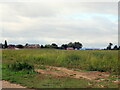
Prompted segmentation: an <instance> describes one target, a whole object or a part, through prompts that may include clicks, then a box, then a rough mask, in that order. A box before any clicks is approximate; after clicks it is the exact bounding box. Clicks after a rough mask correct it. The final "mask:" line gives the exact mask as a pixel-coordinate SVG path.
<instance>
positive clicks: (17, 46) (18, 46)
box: [16, 44, 24, 48]
mask: <svg viewBox="0 0 120 90" xmlns="http://www.w3.org/2000/svg"><path fill="white" fill-rule="evenodd" d="M16 48H24V46H23V45H21V44H19V45H16Z"/></svg>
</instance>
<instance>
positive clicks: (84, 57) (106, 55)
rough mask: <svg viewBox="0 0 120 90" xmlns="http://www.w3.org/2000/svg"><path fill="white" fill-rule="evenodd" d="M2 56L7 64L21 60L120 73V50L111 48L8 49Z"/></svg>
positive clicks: (30, 62)
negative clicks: (111, 49) (119, 52)
mask: <svg viewBox="0 0 120 90" xmlns="http://www.w3.org/2000/svg"><path fill="white" fill-rule="evenodd" d="M2 56H3V57H2V58H3V63H6V64H7V63H8V64H10V63H14V62H17V61H18V62H19V61H20V62H28V63H29V64H38V65H52V66H61V67H67V68H78V69H83V70H88V71H89V70H91V71H101V72H111V73H118V66H120V60H119V61H118V51H110V50H92V51H89V50H88V51H87V50H56V49H20V50H14V49H6V50H3V55H2ZM118 74H120V73H118Z"/></svg>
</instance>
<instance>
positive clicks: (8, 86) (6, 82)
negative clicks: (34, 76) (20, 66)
mask: <svg viewBox="0 0 120 90" xmlns="http://www.w3.org/2000/svg"><path fill="white" fill-rule="evenodd" d="M0 83H2V88H26V87H23V86H21V85H20V84H13V83H10V82H8V81H5V80H2V81H0Z"/></svg>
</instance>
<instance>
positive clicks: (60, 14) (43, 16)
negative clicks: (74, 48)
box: [0, 1, 118, 48]
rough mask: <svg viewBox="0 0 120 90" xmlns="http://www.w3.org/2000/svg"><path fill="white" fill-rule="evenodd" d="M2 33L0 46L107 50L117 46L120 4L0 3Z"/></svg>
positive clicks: (76, 2) (0, 27)
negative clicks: (71, 44) (77, 45)
mask: <svg viewBox="0 0 120 90" xmlns="http://www.w3.org/2000/svg"><path fill="white" fill-rule="evenodd" d="M0 29H1V30H0V34H1V35H0V41H1V43H4V41H5V40H7V41H8V44H23V45H24V44H26V43H29V44H40V45H41V44H43V45H45V44H52V43H56V44H58V45H61V44H67V43H69V42H81V43H82V44H83V47H87V48H105V47H107V46H108V44H109V43H110V42H111V43H113V44H118V3H117V2H78V1H72V2H69V1H67V2H65V1H62V2H55V1H54V2H42V1H41V2H34V1H33V2H1V3H0Z"/></svg>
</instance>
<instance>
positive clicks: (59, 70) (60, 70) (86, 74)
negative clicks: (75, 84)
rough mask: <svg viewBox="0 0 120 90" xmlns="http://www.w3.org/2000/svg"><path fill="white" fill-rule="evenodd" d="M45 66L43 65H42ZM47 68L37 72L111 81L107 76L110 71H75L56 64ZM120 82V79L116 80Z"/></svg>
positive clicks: (56, 75)
mask: <svg viewBox="0 0 120 90" xmlns="http://www.w3.org/2000/svg"><path fill="white" fill-rule="evenodd" d="M41 66H43V65H41ZM45 67H46V69H44V70H43V69H35V71H36V72H39V73H42V74H51V75H53V76H55V77H70V78H76V79H80V78H84V79H88V80H95V81H106V80H107V81H110V79H108V78H107V77H109V75H110V74H109V73H108V72H98V71H75V70H73V69H71V70H70V69H67V68H64V67H54V66H45ZM116 83H119V81H116Z"/></svg>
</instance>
